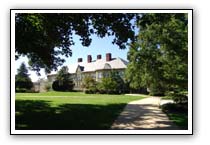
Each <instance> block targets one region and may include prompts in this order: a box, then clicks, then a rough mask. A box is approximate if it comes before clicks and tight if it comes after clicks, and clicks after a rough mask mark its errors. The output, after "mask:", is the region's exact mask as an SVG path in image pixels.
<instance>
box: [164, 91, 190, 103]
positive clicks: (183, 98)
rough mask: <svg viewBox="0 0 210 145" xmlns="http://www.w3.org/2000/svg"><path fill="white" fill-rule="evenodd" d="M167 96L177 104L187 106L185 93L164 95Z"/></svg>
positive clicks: (174, 92) (175, 92)
mask: <svg viewBox="0 0 210 145" xmlns="http://www.w3.org/2000/svg"><path fill="white" fill-rule="evenodd" d="M166 95H167V96H169V97H172V99H173V100H174V102H176V103H177V104H187V103H188V95H187V92H186V91H179V92H178V91H170V92H167V93H166Z"/></svg>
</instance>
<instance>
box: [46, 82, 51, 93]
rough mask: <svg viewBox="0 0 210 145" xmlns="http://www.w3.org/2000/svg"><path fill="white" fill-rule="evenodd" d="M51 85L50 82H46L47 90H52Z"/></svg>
mask: <svg viewBox="0 0 210 145" xmlns="http://www.w3.org/2000/svg"><path fill="white" fill-rule="evenodd" d="M51 87H52V85H51V84H49V83H47V84H45V90H46V91H50V90H51Z"/></svg>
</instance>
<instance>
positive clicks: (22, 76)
mask: <svg viewBox="0 0 210 145" xmlns="http://www.w3.org/2000/svg"><path fill="white" fill-rule="evenodd" d="M17 71H18V73H17V75H16V76H15V91H16V92H29V91H30V90H31V88H32V87H33V83H32V81H31V79H30V77H29V74H28V70H27V68H26V65H25V64H24V63H22V64H21V65H20V68H19V69H18V70H17Z"/></svg>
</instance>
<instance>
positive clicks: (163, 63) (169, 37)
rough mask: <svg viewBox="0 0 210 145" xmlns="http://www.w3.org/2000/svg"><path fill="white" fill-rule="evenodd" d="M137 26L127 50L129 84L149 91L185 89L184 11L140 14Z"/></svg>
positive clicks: (186, 73)
mask: <svg viewBox="0 0 210 145" xmlns="http://www.w3.org/2000/svg"><path fill="white" fill-rule="evenodd" d="M138 27H139V29H140V31H139V34H138V37H137V41H136V42H134V43H132V45H131V47H130V50H129V53H128V60H129V61H130V63H129V65H128V69H127V72H126V76H127V79H128V80H129V81H130V86H131V87H133V88H139V87H147V88H149V90H150V92H151V93H152V94H163V93H165V92H166V91H175V90H179V91H180V90H187V82H188V79H187V78H188V77H187V76H188V68H187V64H188V61H187V60H188V57H187V56H188V47H187V44H188V31H187V29H188V17H187V14H184V13H177V14H175V13H173V14H158V13H153V14H142V15H141V18H140V20H139V21H138ZM132 72H135V73H132Z"/></svg>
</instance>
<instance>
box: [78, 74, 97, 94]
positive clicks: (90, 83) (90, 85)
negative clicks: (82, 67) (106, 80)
mask: <svg viewBox="0 0 210 145" xmlns="http://www.w3.org/2000/svg"><path fill="white" fill-rule="evenodd" d="M96 86H97V82H96V81H95V79H93V78H92V77H90V76H88V77H85V78H84V79H83V82H82V87H83V89H84V92H85V93H86V94H95V93H97V92H98V90H97V87H96Z"/></svg>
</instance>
